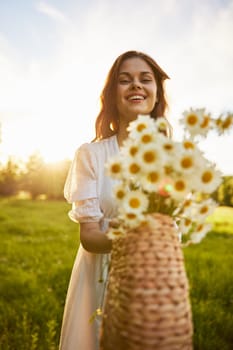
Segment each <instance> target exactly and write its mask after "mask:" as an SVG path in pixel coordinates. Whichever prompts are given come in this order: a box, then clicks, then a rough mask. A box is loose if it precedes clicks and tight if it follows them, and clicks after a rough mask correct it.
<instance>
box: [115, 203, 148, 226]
mask: <svg viewBox="0 0 233 350" xmlns="http://www.w3.org/2000/svg"><path fill="white" fill-rule="evenodd" d="M119 219H120V220H121V221H122V222H123V225H124V226H125V227H129V228H134V227H138V226H140V225H141V224H142V223H144V222H145V216H144V215H143V214H139V213H135V212H126V211H124V210H123V209H122V208H120V209H119Z"/></svg>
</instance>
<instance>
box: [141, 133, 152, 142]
mask: <svg viewBox="0 0 233 350" xmlns="http://www.w3.org/2000/svg"><path fill="white" fill-rule="evenodd" d="M141 141H142V143H149V142H151V141H152V137H151V135H148V134H145V135H143V136H142V138H141Z"/></svg>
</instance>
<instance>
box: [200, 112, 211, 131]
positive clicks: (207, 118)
mask: <svg viewBox="0 0 233 350" xmlns="http://www.w3.org/2000/svg"><path fill="white" fill-rule="evenodd" d="M209 122H210V118H209V116H207V115H206V116H204V119H203V122H202V123H201V125H200V126H201V128H203V129H205V128H207V127H208V125H209Z"/></svg>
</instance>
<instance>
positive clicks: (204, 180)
mask: <svg viewBox="0 0 233 350" xmlns="http://www.w3.org/2000/svg"><path fill="white" fill-rule="evenodd" d="M195 181H196V183H195V184H194V186H195V188H198V190H199V191H200V192H203V193H212V192H214V191H215V190H216V189H217V188H218V186H219V185H220V184H221V182H222V174H221V172H220V171H219V170H216V169H215V168H214V166H213V165H211V164H209V167H206V168H204V169H201V170H200V171H199V173H198V174H197V178H196V179H195Z"/></svg>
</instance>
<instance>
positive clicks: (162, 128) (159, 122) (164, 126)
mask: <svg viewBox="0 0 233 350" xmlns="http://www.w3.org/2000/svg"><path fill="white" fill-rule="evenodd" d="M155 126H156V128H157V130H158V131H159V132H162V133H166V132H167V130H168V129H169V124H168V121H167V119H166V118H165V117H160V118H157V119H156V121H155Z"/></svg>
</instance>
